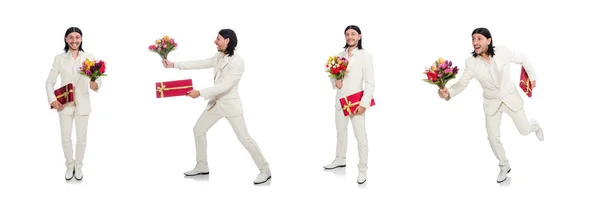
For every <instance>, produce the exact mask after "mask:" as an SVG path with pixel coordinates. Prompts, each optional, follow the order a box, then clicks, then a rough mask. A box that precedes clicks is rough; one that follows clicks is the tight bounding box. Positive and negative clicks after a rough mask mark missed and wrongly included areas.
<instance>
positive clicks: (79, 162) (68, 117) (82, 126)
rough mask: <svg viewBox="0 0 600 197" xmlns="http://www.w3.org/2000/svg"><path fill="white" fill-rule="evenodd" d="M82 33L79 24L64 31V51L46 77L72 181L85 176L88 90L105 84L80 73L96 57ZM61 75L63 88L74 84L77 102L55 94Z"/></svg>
mask: <svg viewBox="0 0 600 197" xmlns="http://www.w3.org/2000/svg"><path fill="white" fill-rule="evenodd" d="M82 36H83V33H82V32H81V29H79V28H77V27H70V28H68V29H67V31H66V32H65V37H64V38H63V39H64V42H65V47H64V49H63V50H64V51H65V52H64V53H61V54H58V55H56V56H55V57H54V64H52V69H50V73H49V74H48V78H47V79H46V94H47V96H48V104H50V106H52V108H53V109H56V110H57V112H58V119H59V122H60V131H61V139H62V148H63V152H64V156H65V159H66V163H65V164H66V166H67V172H66V173H65V179H67V180H71V178H73V176H75V179H77V180H81V179H83V172H82V170H81V168H82V166H83V156H84V153H85V148H86V144H87V128H88V118H89V114H90V113H91V110H92V109H91V101H90V94H89V89H91V90H92V91H94V92H97V91H98V89H99V88H100V87H101V85H102V78H98V79H97V80H96V81H95V82H94V81H90V78H89V77H86V76H83V75H81V74H79V68H80V67H81V66H82V64H83V62H84V61H85V60H86V59H90V60H91V61H94V60H95V59H96V58H95V57H94V55H93V54H91V53H86V52H84V51H83V42H82ZM59 76H60V82H61V87H62V86H65V85H67V84H69V83H72V84H73V91H74V96H75V97H74V98H75V99H74V102H68V103H65V104H61V103H60V102H59V101H58V100H57V98H56V96H55V95H54V89H55V87H54V85H55V84H56V79H57V78H58V77H59ZM73 122H75V132H76V136H77V142H76V146H75V147H76V149H75V151H76V152H75V158H73V143H72V141H71V133H72V127H73Z"/></svg>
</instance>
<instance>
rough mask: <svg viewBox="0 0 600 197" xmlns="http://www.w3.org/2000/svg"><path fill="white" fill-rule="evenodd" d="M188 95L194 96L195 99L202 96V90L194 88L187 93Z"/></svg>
mask: <svg viewBox="0 0 600 197" xmlns="http://www.w3.org/2000/svg"><path fill="white" fill-rule="evenodd" d="M187 96H189V97H192V98H193V99H195V98H198V97H199V96H200V91H198V90H192V91H189V92H188V93H187Z"/></svg>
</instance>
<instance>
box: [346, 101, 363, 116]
mask: <svg viewBox="0 0 600 197" xmlns="http://www.w3.org/2000/svg"><path fill="white" fill-rule="evenodd" d="M344 100H345V101H346V104H345V105H344V109H343V110H346V111H348V114H352V111H350V108H351V107H354V106H357V105H358V104H359V103H360V102H354V103H352V102H350V101H348V97H344Z"/></svg>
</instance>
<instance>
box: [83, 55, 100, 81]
mask: <svg viewBox="0 0 600 197" xmlns="http://www.w3.org/2000/svg"><path fill="white" fill-rule="evenodd" d="M105 70H106V64H105V63H104V61H102V60H96V61H91V60H90V59H87V58H86V59H85V62H83V65H82V66H81V67H80V68H79V74H82V75H86V76H88V77H89V78H90V80H91V81H96V79H98V78H99V77H100V76H106V74H104V71H105Z"/></svg>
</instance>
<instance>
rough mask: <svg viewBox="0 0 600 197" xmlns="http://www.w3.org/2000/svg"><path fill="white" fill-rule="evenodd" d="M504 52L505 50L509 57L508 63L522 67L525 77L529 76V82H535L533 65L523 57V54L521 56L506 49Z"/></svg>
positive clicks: (535, 74) (535, 76) (535, 75)
mask: <svg viewBox="0 0 600 197" xmlns="http://www.w3.org/2000/svg"><path fill="white" fill-rule="evenodd" d="M506 50H507V52H508V55H509V57H510V62H511V63H515V64H518V65H522V66H523V68H525V71H526V72H527V75H528V76H529V79H530V80H531V81H535V80H536V79H537V73H536V72H535V70H534V69H533V65H532V64H531V62H530V61H529V58H528V57H527V56H525V55H524V54H522V53H519V52H516V51H512V50H510V49H508V48H506Z"/></svg>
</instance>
